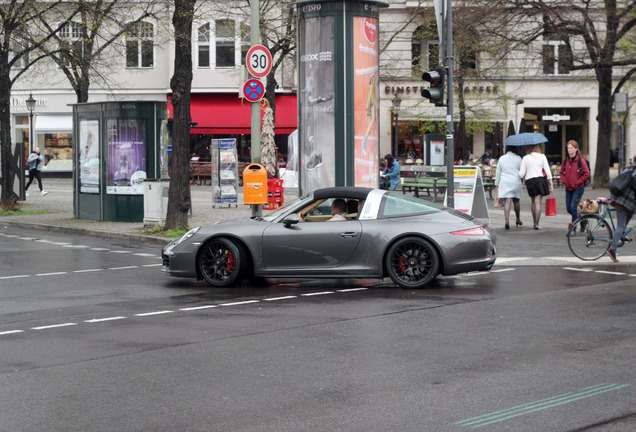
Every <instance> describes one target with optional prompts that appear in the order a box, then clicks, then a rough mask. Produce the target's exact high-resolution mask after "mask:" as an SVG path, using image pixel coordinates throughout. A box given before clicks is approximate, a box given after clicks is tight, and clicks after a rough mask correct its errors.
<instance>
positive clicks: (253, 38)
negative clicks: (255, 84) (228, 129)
mask: <svg viewBox="0 0 636 432" xmlns="http://www.w3.org/2000/svg"><path fill="white" fill-rule="evenodd" d="M260 7H261V5H260V0H250V14H251V16H250V45H251V46H255V45H258V44H259V42H260V34H259V33H260V31H259V28H260ZM251 115H252V122H251V143H250V144H251V151H250V159H251V161H252V163H253V164H260V163H261V103H260V101H259V102H252V111H251ZM251 207H252V217H260V216H261V215H262V213H263V212H262V210H261V206H260V205H258V204H252V205H251Z"/></svg>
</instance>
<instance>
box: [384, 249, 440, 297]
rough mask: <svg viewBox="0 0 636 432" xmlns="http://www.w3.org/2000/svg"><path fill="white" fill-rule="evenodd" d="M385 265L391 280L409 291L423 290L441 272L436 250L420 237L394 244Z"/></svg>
mask: <svg viewBox="0 0 636 432" xmlns="http://www.w3.org/2000/svg"><path fill="white" fill-rule="evenodd" d="M385 264H386V269H387V272H388V274H389V277H390V278H391V280H392V281H393V282H394V283H395V284H396V285H399V286H400V287H402V288H407V289H417V288H423V287H424V286H426V285H428V284H429V283H430V282H431V281H432V280H433V279H435V277H436V276H437V273H438V271H439V257H438V255H437V252H436V251H435V248H434V247H433V246H432V245H431V244H430V243H429V242H428V241H426V240H423V239H421V238H418V237H406V238H403V239H401V240H398V241H397V242H396V243H395V244H393V245H392V246H391V248H390V249H389V252H388V253H387V255H386V262H385Z"/></svg>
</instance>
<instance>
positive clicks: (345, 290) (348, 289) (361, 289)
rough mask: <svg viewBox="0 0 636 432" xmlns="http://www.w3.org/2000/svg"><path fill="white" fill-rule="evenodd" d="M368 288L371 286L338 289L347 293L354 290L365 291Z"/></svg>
mask: <svg viewBox="0 0 636 432" xmlns="http://www.w3.org/2000/svg"><path fill="white" fill-rule="evenodd" d="M368 289H369V288H347V289H341V290H338V292H341V293H345V292H353V291H365V290H368Z"/></svg>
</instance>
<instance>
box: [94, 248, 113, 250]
mask: <svg viewBox="0 0 636 432" xmlns="http://www.w3.org/2000/svg"><path fill="white" fill-rule="evenodd" d="M91 250H94V251H107V250H110V249H106V248H91Z"/></svg>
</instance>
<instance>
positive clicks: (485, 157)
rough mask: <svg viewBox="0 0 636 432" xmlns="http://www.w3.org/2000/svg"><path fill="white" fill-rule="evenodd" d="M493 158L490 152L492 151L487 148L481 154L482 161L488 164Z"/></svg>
mask: <svg viewBox="0 0 636 432" xmlns="http://www.w3.org/2000/svg"><path fill="white" fill-rule="evenodd" d="M491 159H492V155H491V154H490V151H488V150H486V153H484V154H483V155H481V157H480V158H479V160H480V161H481V163H483V164H484V165H488V164H489V163H490V161H491Z"/></svg>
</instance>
